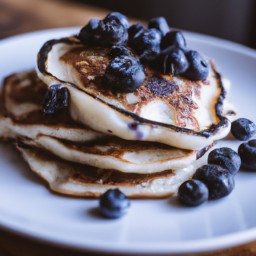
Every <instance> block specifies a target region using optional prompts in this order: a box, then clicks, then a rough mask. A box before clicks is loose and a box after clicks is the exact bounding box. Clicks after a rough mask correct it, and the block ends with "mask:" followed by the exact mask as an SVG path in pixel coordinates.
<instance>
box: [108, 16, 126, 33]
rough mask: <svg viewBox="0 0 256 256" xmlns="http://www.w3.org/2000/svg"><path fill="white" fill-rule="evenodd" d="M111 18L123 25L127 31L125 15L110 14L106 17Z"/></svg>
mask: <svg viewBox="0 0 256 256" xmlns="http://www.w3.org/2000/svg"><path fill="white" fill-rule="evenodd" d="M109 16H112V17H116V18H118V19H119V21H120V22H121V23H122V24H123V25H124V27H125V28H126V29H127V28H128V27H129V21H128V19H127V17H126V16H125V15H123V14H122V13H120V12H111V13H110V14H108V15H107V17H109Z"/></svg>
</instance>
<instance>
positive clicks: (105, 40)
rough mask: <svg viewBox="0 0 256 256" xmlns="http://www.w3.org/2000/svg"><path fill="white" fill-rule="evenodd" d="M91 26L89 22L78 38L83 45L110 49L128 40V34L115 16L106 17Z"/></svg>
mask: <svg viewBox="0 0 256 256" xmlns="http://www.w3.org/2000/svg"><path fill="white" fill-rule="evenodd" d="M96 24H97V23H96V22H94V23H93V25H94V26H93V27H92V24H91V23H90V22H89V24H88V25H86V26H85V27H84V28H83V29H82V30H81V32H80V33H79V35H78V37H79V38H80V40H81V41H82V42H83V43H85V44H90V45H93V46H103V47H111V46H113V45H122V44H125V43H126V42H127V40H128V32H127V29H126V28H125V26H124V25H123V24H122V23H121V21H120V20H119V18H117V17H116V16H111V15H108V16H106V17H105V18H104V19H103V20H101V21H99V22H98V25H97V27H96Z"/></svg>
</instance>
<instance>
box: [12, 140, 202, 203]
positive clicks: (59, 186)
mask: <svg viewBox="0 0 256 256" xmlns="http://www.w3.org/2000/svg"><path fill="white" fill-rule="evenodd" d="M17 148H18V150H19V151H20V152H21V153H22V155H23V158H24V159H25V161H26V162H27V163H28V165H29V167H30V169H31V170H32V171H33V172H34V173H36V174H37V175H38V176H39V177H41V178H42V179H43V180H45V181H46V182H47V184H48V185H49V188H50V190H52V191H54V192H57V193H60V194H64V195H70V196H79V197H81V196H82V197H99V196H100V195H101V194H103V193H104V192H105V191H107V190H108V189H110V188H119V189H120V190H121V191H122V192H123V193H125V195H126V196H128V197H130V198H161V197H168V196H170V195H173V194H175V193H176V191H177V189H178V187H179V185H180V184H181V183H182V182H184V181H185V180H187V179H188V178H189V177H191V176H192V175H193V173H194V171H195V169H196V168H197V167H198V166H200V161H203V159H202V158H201V159H200V160H198V161H196V162H195V163H194V164H193V165H190V166H188V167H187V168H183V169H177V170H175V171H174V170H167V171H164V172H161V173H156V174H135V173H133V174H127V173H122V172H118V171H113V170H104V169H100V168H95V167H91V166H86V165H79V164H74V163H70V162H67V161H63V160H61V159H59V158H57V157H55V156H53V155H51V154H49V153H48V152H47V151H44V150H42V149H39V148H35V147H34V148H33V147H27V146H25V145H24V144H21V145H17Z"/></svg>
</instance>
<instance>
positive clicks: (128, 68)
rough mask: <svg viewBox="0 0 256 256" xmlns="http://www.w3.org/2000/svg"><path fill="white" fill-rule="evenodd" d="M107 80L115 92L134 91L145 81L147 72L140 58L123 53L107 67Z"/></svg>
mask: <svg viewBox="0 0 256 256" xmlns="http://www.w3.org/2000/svg"><path fill="white" fill-rule="evenodd" d="M105 80H106V83H107V86H109V88H111V89H112V90H113V91H115V92H123V93H127V92H133V91H135V90H136V89H138V88H139V87H140V86H141V84H142V83H143V82H144V80H145V73H144V69H143V67H142V66H141V64H140V62H139V61H138V60H136V59H135V58H134V57H132V56H125V55H121V56H118V57H116V58H114V59H113V60H112V61H111V62H110V64H109V65H108V67H107V68H106V71H105Z"/></svg>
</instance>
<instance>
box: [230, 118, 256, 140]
mask: <svg viewBox="0 0 256 256" xmlns="http://www.w3.org/2000/svg"><path fill="white" fill-rule="evenodd" d="M231 133H232V134H233V136H234V137H235V138H236V139H238V140H242V141H245V140H249V139H251V138H252V137H253V136H254V135H255V134H256V125H255V123H253V122H252V121H250V120H248V119H246V118H239V119H237V120H236V121H234V122H233V123H232V125H231Z"/></svg>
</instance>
